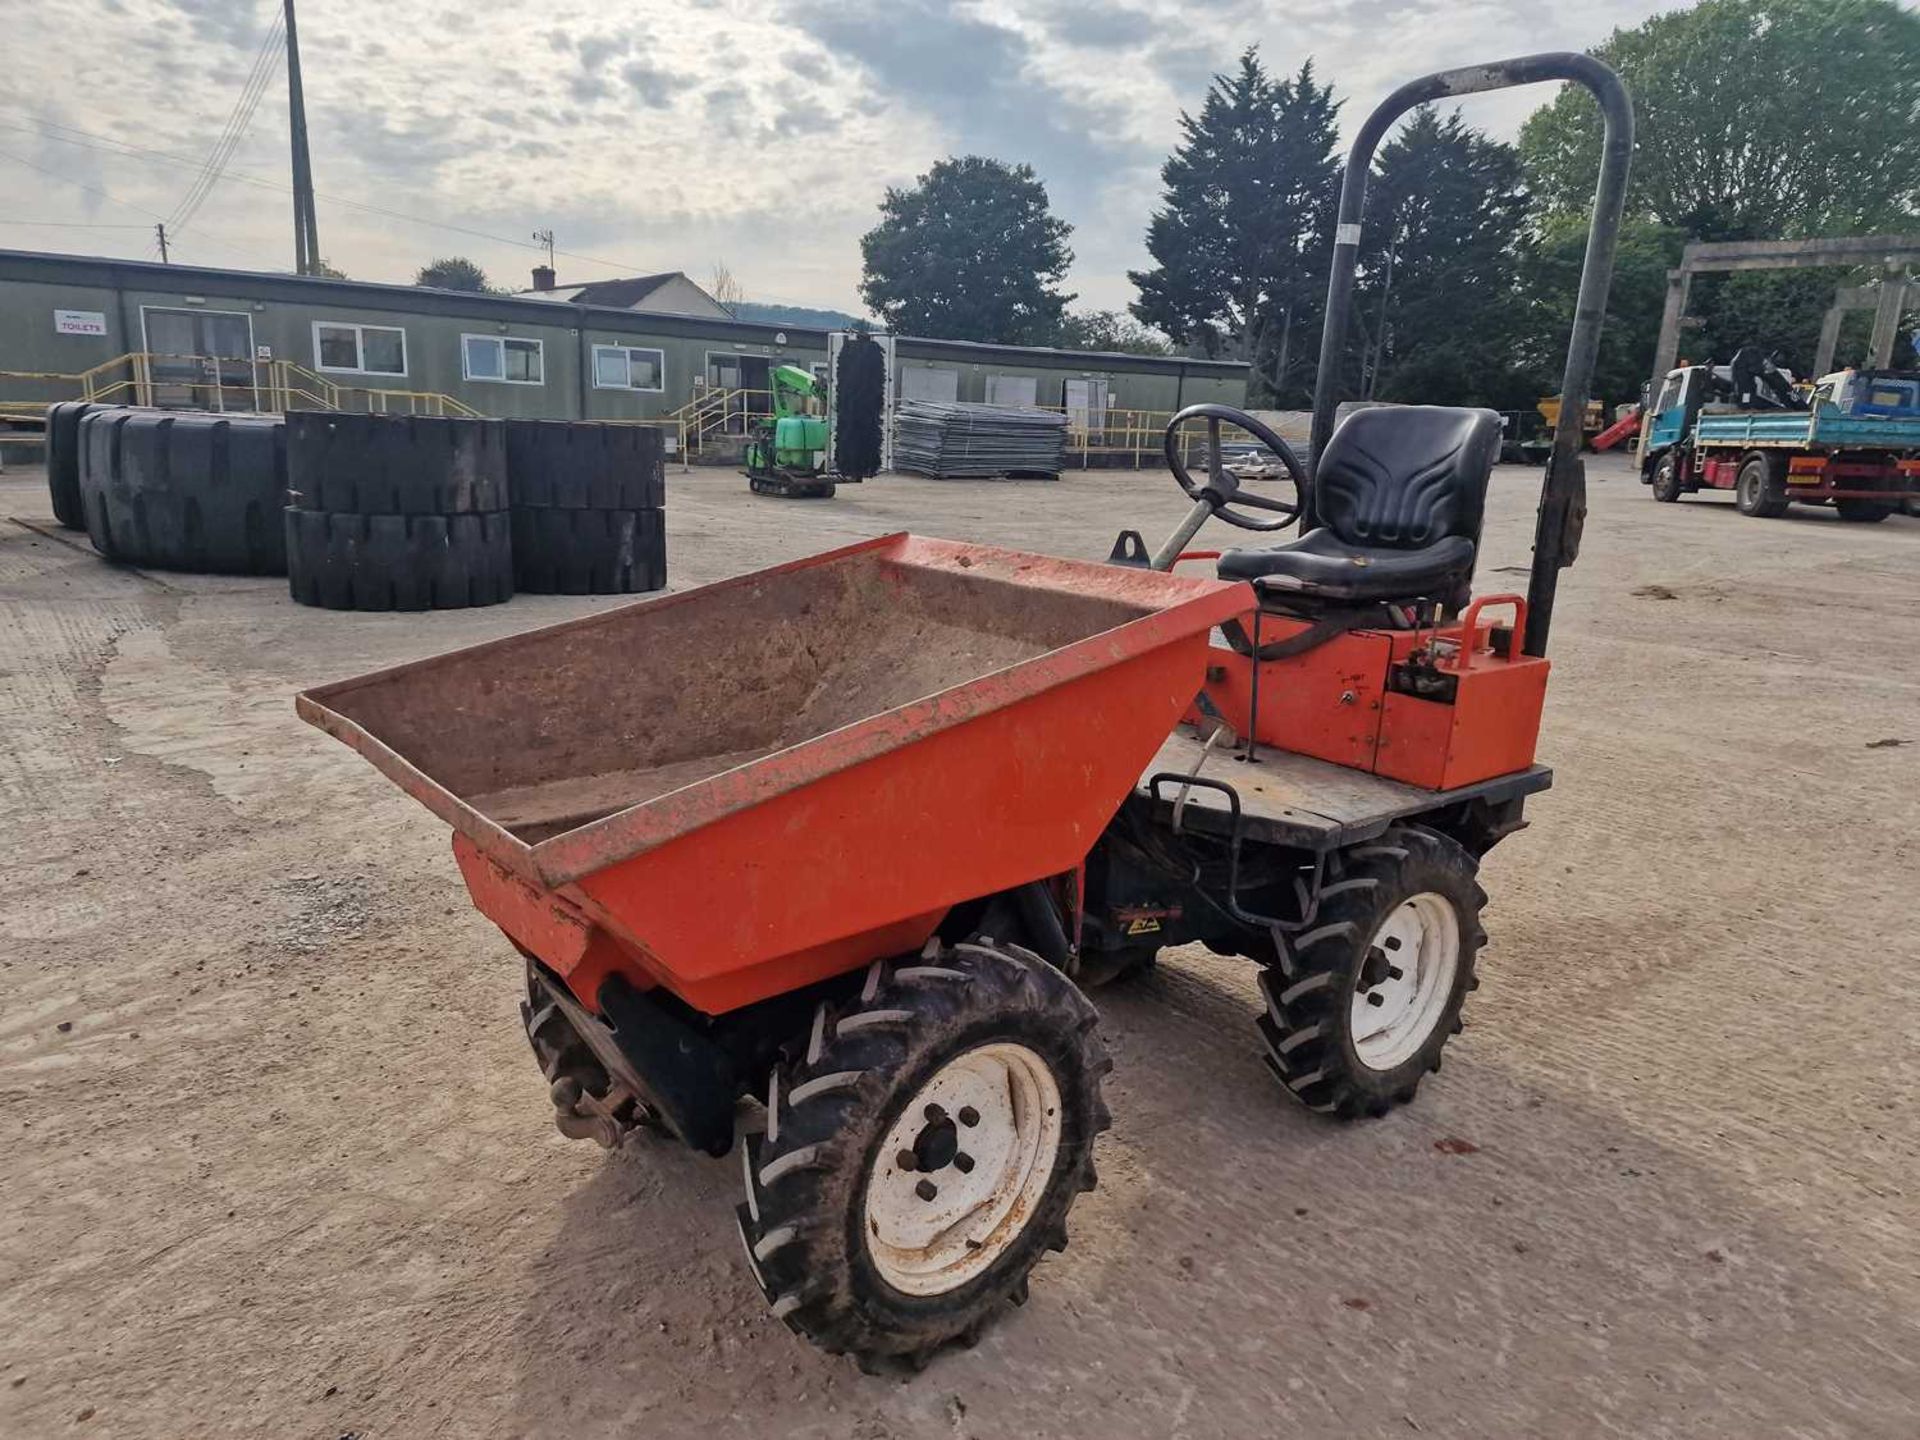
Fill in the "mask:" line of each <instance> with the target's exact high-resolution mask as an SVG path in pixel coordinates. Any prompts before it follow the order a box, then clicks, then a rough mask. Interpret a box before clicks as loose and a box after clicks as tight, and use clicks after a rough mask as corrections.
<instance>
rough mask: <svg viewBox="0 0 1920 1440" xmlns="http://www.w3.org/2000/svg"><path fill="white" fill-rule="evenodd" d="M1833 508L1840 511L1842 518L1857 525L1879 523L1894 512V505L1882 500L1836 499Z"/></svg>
mask: <svg viewBox="0 0 1920 1440" xmlns="http://www.w3.org/2000/svg"><path fill="white" fill-rule="evenodd" d="M1833 508H1834V509H1835V510H1837V511H1839V512H1840V518H1841V519H1842V520H1848V521H1851V522H1852V523H1853V524H1855V525H1878V524H1879V523H1880V522H1881V521H1882V520H1884V519H1886V518H1887V517H1888V516H1889V515H1891V514H1893V506H1891V505H1888V504H1886V503H1885V502H1883V501H1880V500H1836V501H1834V502H1833Z"/></svg>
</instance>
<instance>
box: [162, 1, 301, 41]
mask: <svg viewBox="0 0 1920 1440" xmlns="http://www.w3.org/2000/svg"><path fill="white" fill-rule="evenodd" d="M170 8H171V9H173V10H176V11H178V12H179V13H180V14H182V15H184V16H186V17H187V27H188V29H190V30H191V31H192V32H193V36H194V38H195V39H196V40H215V41H218V42H219V43H221V44H223V45H232V46H235V47H237V48H240V49H249V50H250V49H252V48H253V47H255V46H257V45H258V44H259V43H260V42H261V41H262V40H264V39H266V37H267V31H268V30H269V29H270V28H272V25H273V14H272V12H273V11H275V10H278V9H279V8H280V7H279V6H278V5H268V6H264V7H263V6H261V5H259V4H256V3H255V0H170Z"/></svg>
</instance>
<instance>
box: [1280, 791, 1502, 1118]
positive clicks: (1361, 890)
mask: <svg viewBox="0 0 1920 1440" xmlns="http://www.w3.org/2000/svg"><path fill="white" fill-rule="evenodd" d="M1335 858H1336V862H1337V863H1336V864H1335V865H1334V866H1332V867H1331V869H1330V873H1329V878H1328V880H1327V882H1326V885H1325V887H1324V888H1323V889H1322V890H1321V892H1320V910H1319V913H1318V915H1317V916H1316V917H1315V920H1314V926H1313V928H1312V929H1311V930H1308V931H1307V932H1306V933H1304V934H1302V935H1299V936H1296V937H1294V939H1293V941H1292V943H1291V945H1290V946H1289V947H1288V950H1287V953H1286V954H1285V955H1283V957H1282V959H1281V961H1280V963H1279V964H1278V965H1277V966H1269V967H1266V968H1264V969H1263V970H1262V971H1261V974H1260V989H1261V992H1262V993H1263V994H1264V995H1265V996H1266V1001H1267V1013H1266V1014H1264V1015H1262V1016H1261V1017H1260V1020H1259V1028H1260V1034H1261V1037H1262V1038H1263V1039H1264V1040H1265V1041H1266V1044H1267V1055H1266V1063H1267V1068H1268V1069H1270V1070H1271V1071H1272V1072H1273V1073H1274V1075H1275V1076H1276V1077H1277V1078H1278V1079H1279V1081H1280V1083H1281V1084H1282V1085H1285V1086H1286V1087H1287V1089H1288V1091H1290V1092H1291V1093H1292V1094H1293V1095H1294V1096H1295V1097H1296V1098H1297V1099H1298V1100H1300V1102H1301V1103H1302V1104H1304V1105H1306V1106H1307V1107H1308V1108H1309V1109H1311V1110H1316V1111H1319V1112H1321V1113H1323V1114H1329V1115H1334V1116H1338V1117H1339V1118H1341V1119H1355V1118H1358V1117H1360V1116H1373V1115H1384V1114H1386V1112H1387V1111H1388V1110H1390V1109H1392V1108H1393V1107H1394V1106H1395V1105H1403V1104H1405V1103H1406V1102H1407V1101H1409V1100H1411V1099H1413V1097H1414V1092H1415V1091H1417V1090H1418V1089H1419V1088H1420V1081H1421V1080H1422V1079H1423V1078H1424V1077H1425V1076H1426V1074H1427V1072H1428V1071H1431V1070H1438V1069H1439V1068H1440V1052H1441V1051H1442V1050H1443V1049H1444V1048H1445V1046H1446V1043H1447V1041H1448V1040H1449V1039H1450V1038H1451V1037H1452V1036H1454V1035H1456V1034H1458V1033H1459V1031H1460V1028H1461V1024H1462V1021H1461V1018H1460V1009H1461V1006H1462V1005H1463V1003H1464V1002H1465V1000H1466V997H1467V993H1468V992H1469V991H1470V990H1473V989H1474V988H1475V987H1476V986H1478V984H1479V983H1480V982H1479V980H1478V978H1477V977H1476V976H1475V975H1474V960H1475V958H1476V957H1477V956H1478V955H1479V952H1480V948H1481V946H1483V945H1484V944H1485V943H1486V939H1487V936H1486V932H1485V931H1484V930H1483V929H1481V926H1480V910H1481V907H1482V906H1483V905H1484V904H1485V903H1486V898H1487V897H1486V892H1485V891H1483V890H1482V889H1481V888H1480V886H1479V883H1478V882H1477V880H1476V879H1475V876H1476V874H1477V872H1478V869H1479V865H1478V862H1476V861H1475V860H1474V858H1473V856H1472V855H1471V854H1469V853H1468V852H1467V851H1466V850H1465V849H1463V848H1462V847H1461V846H1460V845H1459V844H1457V843H1456V842H1455V841H1453V840H1451V839H1449V838H1447V837H1446V836H1444V835H1440V834H1438V833H1436V832H1434V831H1431V830H1426V829H1423V828H1420V827H1418V826H1412V825H1396V826H1394V827H1393V828H1392V829H1390V830H1388V831H1387V832H1386V833H1385V834H1384V835H1382V836H1381V837H1380V838H1379V839H1378V840H1374V841H1370V842H1368V843H1367V844H1364V845H1357V846H1354V847H1353V848H1351V849H1349V850H1345V851H1342V852H1341V853H1340V854H1339V855H1338V856H1337V857H1335ZM1423 892H1432V893H1435V894H1438V895H1440V896H1442V897H1443V898H1444V899H1446V900H1447V901H1448V902H1449V903H1450V904H1451V905H1452V906H1453V909H1454V913H1455V919H1456V920H1457V922H1458V924H1459V936H1460V956H1459V963H1458V965H1457V967H1456V969H1455V971H1454V976H1453V983H1452V987H1451V990H1450V991H1449V993H1448V995H1447V997H1446V1001H1445V1004H1444V1006H1443V1007H1442V1008H1441V1010H1440V1012H1439V1014H1438V1015H1437V1017H1436V1018H1435V1021H1434V1024H1433V1026H1432V1028H1431V1029H1430V1030H1429V1031H1428V1033H1427V1037H1426V1039H1425V1041H1424V1042H1423V1043H1422V1044H1421V1046H1420V1047H1419V1049H1418V1050H1416V1051H1415V1052H1414V1053H1413V1054H1412V1055H1411V1056H1410V1057H1409V1058H1408V1059H1407V1060H1406V1061H1405V1062H1403V1063H1402V1064H1400V1065H1398V1066H1396V1067H1395V1068H1393V1069H1391V1070H1375V1069H1373V1068H1372V1067H1370V1066H1368V1065H1367V1064H1366V1063H1365V1062H1363V1061H1362V1060H1361V1059H1360V1057H1359V1054H1358V1052H1357V1051H1356V1050H1355V1049H1354V1045H1353V1018H1352V1006H1353V998H1354V994H1355V990H1356V988H1357V987H1358V985H1359V984H1360V980H1361V972H1362V968H1363V967H1364V966H1365V965H1366V964H1367V963H1368V957H1369V951H1370V948H1371V945H1372V941H1373V937H1374V936H1375V935H1376V934H1377V933H1378V932H1379V929H1380V926H1381V924H1382V923H1383V922H1384V921H1385V920H1386V919H1387V917H1388V916H1389V915H1390V914H1391V913H1392V912H1393V911H1394V910H1395V909H1397V908H1398V907H1399V906H1400V905H1401V904H1402V903H1404V902H1405V901H1406V900H1408V899H1409V898H1410V897H1412V896H1414V895H1417V894H1421V893H1423Z"/></svg>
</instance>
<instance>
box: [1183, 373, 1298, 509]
mask: <svg viewBox="0 0 1920 1440" xmlns="http://www.w3.org/2000/svg"><path fill="white" fill-rule="evenodd" d="M1194 420H1205V421H1206V422H1207V480H1206V483H1205V484H1204V485H1203V484H1200V483H1199V482H1197V481H1195V480H1194V478H1193V476H1192V474H1191V473H1189V471H1188V470H1187V466H1186V462H1185V461H1183V460H1182V459H1181V458H1180V444H1179V435H1180V430H1181V427H1182V426H1184V425H1187V424H1188V423H1190V422H1191V421H1194ZM1222 421H1225V422H1226V423H1227V424H1229V425H1238V426H1239V427H1240V428H1241V429H1242V430H1244V431H1246V432H1247V433H1248V434H1249V435H1251V436H1253V438H1254V439H1256V440H1258V441H1259V442H1260V443H1261V444H1262V445H1264V446H1266V447H1267V449H1269V450H1271V451H1272V452H1273V453H1274V455H1275V456H1276V457H1278V459H1279V461H1280V464H1281V466H1282V468H1284V469H1285V470H1286V472H1287V476H1288V478H1289V479H1291V480H1292V481H1293V484H1294V490H1295V493H1296V494H1298V495H1304V494H1305V493H1306V490H1307V476H1306V472H1305V471H1304V470H1303V469H1301V467H1300V461H1299V458H1298V457H1297V456H1295V455H1294V453H1293V447H1292V446H1290V445H1288V444H1287V442H1286V441H1284V440H1282V439H1281V438H1280V437H1279V436H1278V435H1276V434H1274V433H1273V431H1272V430H1270V429H1268V428H1267V427H1266V426H1265V425H1263V424H1261V423H1260V421H1258V420H1256V419H1254V418H1253V416H1251V415H1249V414H1247V412H1246V411H1244V410H1235V409H1234V408H1233V407H1232V406H1231V405H1213V404H1204V405H1189V406H1188V407H1187V408H1186V409H1184V410H1182V411H1181V412H1180V413H1179V414H1178V415H1176V416H1174V417H1173V419H1171V420H1170V421H1168V422H1167V437H1166V441H1165V445H1164V447H1163V448H1164V449H1165V452H1166V457H1167V468H1168V469H1169V470H1171V471H1173V478H1174V479H1176V480H1178V481H1179V482H1180V488H1181V489H1182V490H1184V491H1186V492H1187V494H1188V495H1189V496H1191V497H1192V498H1193V499H1195V500H1205V501H1207V502H1208V503H1209V504H1211V505H1212V506H1213V513H1214V514H1216V515H1218V516H1219V517H1220V518H1221V519H1222V520H1224V521H1226V522H1227V523H1228V524H1229V525H1238V526H1239V527H1240V528H1241V529H1242V530H1261V531H1268V530H1284V529H1286V528H1287V526H1289V525H1291V524H1293V522H1294V521H1296V520H1298V519H1299V518H1300V503H1299V501H1298V500H1281V499H1278V498H1276V497H1275V496H1272V495H1256V494H1254V493H1253V492H1252V491H1248V490H1242V489H1241V488H1240V479H1239V477H1238V476H1237V475H1235V474H1234V473H1233V472H1232V471H1231V470H1229V469H1227V467H1226V465H1225V464H1224V463H1223V462H1222V460H1221V455H1220V424H1221V422H1222ZM1237 504H1244V505H1246V506H1247V507H1248V508H1249V509H1252V510H1262V511H1266V512H1267V513H1268V514H1270V515H1272V516H1273V517H1274V518H1272V519H1270V520H1262V519H1259V518H1258V517H1256V516H1253V515H1248V514H1244V513H1242V512H1241V511H1239V510H1236V509H1234V508H1233V507H1234V506H1235V505H1237Z"/></svg>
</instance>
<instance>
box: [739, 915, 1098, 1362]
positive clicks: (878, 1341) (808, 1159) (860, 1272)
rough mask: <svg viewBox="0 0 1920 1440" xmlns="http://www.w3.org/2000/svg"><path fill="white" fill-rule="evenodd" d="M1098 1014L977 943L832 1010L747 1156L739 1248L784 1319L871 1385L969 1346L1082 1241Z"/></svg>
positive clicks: (883, 979)
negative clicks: (1052, 1253) (870, 1376)
mask: <svg viewBox="0 0 1920 1440" xmlns="http://www.w3.org/2000/svg"><path fill="white" fill-rule="evenodd" d="M1096 1019H1097V1016H1096V1015H1095V1012H1094V1009H1093V1007H1092V1005H1090V1004H1089V1003H1088V1002H1087V1001H1086V999H1085V998H1084V997H1083V996H1082V995H1081V994H1080V992H1079V991H1077V990H1075V989H1074V987H1073V985H1072V984H1071V983H1070V982H1069V981H1068V980H1067V978H1066V977H1065V976H1064V975H1062V974H1060V973H1059V972H1058V971H1056V970H1054V969H1053V968H1052V967H1050V966H1049V965H1047V964H1046V962H1045V961H1043V960H1041V959H1040V958H1039V957H1038V956H1036V955H1033V954H1031V953H1030V952H1028V951H1025V950H1021V949H1018V948H1017V947H1014V946H1011V945H999V944H995V943H993V942H991V941H988V940H979V941H975V942H972V943H968V944H963V945H952V946H948V947H945V948H939V947H937V946H935V945H929V947H928V949H927V951H926V952H925V954H924V955H922V956H921V957H920V958H919V959H918V960H915V961H911V962H909V963H904V964H892V963H884V962H883V963H878V964H876V965H874V966H873V968H872V969H871V970H869V971H868V972H867V977H866V984H865V986H864V987H863V988H862V990H861V991H860V994H859V997H858V998H857V999H856V1000H855V1001H853V1002H852V1003H850V1004H847V1005H844V1006H838V1007H836V1006H829V1005H824V1004H823V1005H822V1006H821V1007H820V1008H819V1010H818V1011H817V1012H816V1014H815V1016H814V1021H813V1026H812V1029H811V1031H810V1033H809V1034H808V1035H807V1036H805V1037H804V1038H803V1039H802V1040H801V1041H800V1042H799V1043H798V1044H797V1046H796V1047H795V1048H796V1050H797V1052H798V1053H797V1054H796V1055H795V1057H794V1058H793V1059H792V1061H791V1062H790V1063H787V1064H784V1065H781V1066H778V1067H777V1068H776V1069H775V1070H774V1072H773V1076H772V1079H771V1082H770V1085H769V1089H768V1094H767V1107H766V1110H767V1123H766V1131H765V1133H764V1134H761V1135H749V1136H747V1137H746V1139H745V1143H744V1145H743V1147H742V1153H743V1157H744V1168H745V1172H746V1191H747V1198H746V1203H745V1204H743V1205H741V1206H740V1207H739V1208H738V1217H739V1227H740V1236H741V1239H742V1241H743V1242H744V1243H745V1246H746V1251H747V1264H748V1266H749V1267H750V1268H751V1269H752V1271H753V1276H754V1279H755V1280H756V1281H757V1282H758V1283H759V1285H760V1288H761V1290H762V1291H763V1292H764V1293H765V1294H766V1296H767V1299H768V1300H769V1301H771V1302H772V1305H773V1313H774V1314H775V1315H776V1316H778V1317H779V1318H780V1319H781V1320H783V1321H785V1322H786V1324H787V1327H788V1328H789V1329H791V1330H793V1331H794V1332H795V1333H797V1334H800V1335H804V1336H806V1337H807V1338H808V1339H809V1340H811V1341H813V1342H814V1343H815V1344H816V1345H819V1346H821V1347H823V1348H824V1349H826V1350H827V1351H828V1352H830V1353H833V1354H842V1353H851V1354H852V1355H854V1356H855V1357H856V1358H857V1359H858V1360H859V1361H860V1364H861V1368H862V1369H867V1370H876V1369H880V1368H884V1367H887V1366H889V1365H900V1366H904V1367H906V1368H908V1369H918V1368H919V1367H920V1366H921V1365H922V1364H924V1363H925V1362H926V1360H927V1359H928V1357H929V1356H931V1355H932V1353H933V1352H934V1351H935V1350H937V1349H939V1348H940V1346H942V1345H943V1344H945V1343H946V1342H947V1341H949V1340H955V1339H958V1340H961V1341H963V1342H964V1343H969V1344H970V1343H971V1342H972V1341H973V1340H974V1339H975V1338H976V1337H977V1336H978V1334H979V1331H980V1329H981V1327H982V1326H984V1325H985V1324H986V1323H987V1321H988V1320H989V1319H991V1318H992V1316H993V1315H994V1313H995V1312H997V1311H998V1310H1000V1309H1001V1307H1002V1306H1003V1305H1004V1303H1005V1302H1007V1301H1009V1300H1011V1301H1013V1302H1014V1303H1015V1304H1019V1303H1022V1302H1024V1301H1025V1300H1026V1298H1027V1274H1028V1272H1029V1271H1030V1270H1032V1269H1033V1267H1034V1265H1035V1264H1036V1263H1038V1261H1039V1260H1040V1258H1041V1256H1042V1255H1043V1254H1044V1253H1045V1252H1046V1251H1048V1250H1061V1249H1065V1248H1066V1243H1067V1227H1066V1221H1067V1211H1068V1210H1069V1209H1071V1208H1072V1205H1073V1202H1074V1201H1075V1200H1076V1199H1078V1198H1079V1196H1080V1195H1081V1194H1082V1193H1084V1192H1085V1191H1088V1190H1091V1189H1093V1187H1094V1182H1095V1176H1094V1168H1093V1142H1094V1138H1095V1137H1096V1136H1097V1135H1099V1134H1100V1132H1101V1131H1103V1130H1105V1129H1106V1128H1107V1127H1108V1125H1109V1123H1110V1121H1109V1117H1108V1115H1107V1108H1106V1106H1105V1105H1104V1104H1103V1103H1102V1102H1101V1098H1100V1080H1101V1077H1102V1076H1103V1075H1105V1074H1106V1073H1107V1071H1108V1070H1110V1069H1111V1068H1112V1064H1111V1062H1110V1061H1109V1060H1108V1059H1107V1055H1106V1050H1105V1047H1104V1046H1102V1045H1101V1043H1100V1039H1099V1037H1098V1035H1096V1034H1095V1032H1094V1025H1095V1022H1096Z"/></svg>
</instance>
